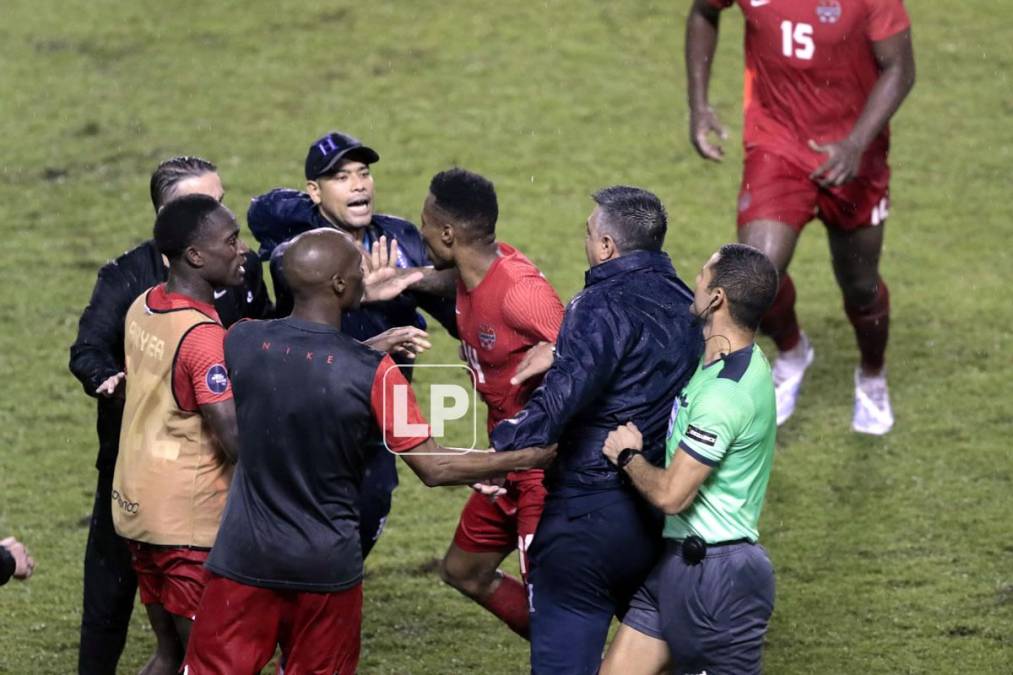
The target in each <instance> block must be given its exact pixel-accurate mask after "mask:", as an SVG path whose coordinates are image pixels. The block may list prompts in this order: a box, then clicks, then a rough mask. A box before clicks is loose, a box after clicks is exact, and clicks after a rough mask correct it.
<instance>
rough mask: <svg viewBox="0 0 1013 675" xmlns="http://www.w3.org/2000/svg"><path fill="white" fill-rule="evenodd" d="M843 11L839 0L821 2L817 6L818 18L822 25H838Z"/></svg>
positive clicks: (821, 0) (822, 0) (823, 0)
mask: <svg viewBox="0 0 1013 675" xmlns="http://www.w3.org/2000/svg"><path fill="white" fill-rule="evenodd" d="M843 11H844V10H843V9H842V8H841V3H840V2H839V0H820V4H819V5H817V6H816V16H817V18H819V20H820V23H837V20H838V19H840V18H841V14H842V13H843Z"/></svg>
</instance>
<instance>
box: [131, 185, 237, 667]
mask: <svg viewBox="0 0 1013 675" xmlns="http://www.w3.org/2000/svg"><path fill="white" fill-rule="evenodd" d="M154 239H155V244H156V245H157V246H158V249H159V251H160V252H161V253H162V254H163V255H164V256H166V257H167V258H168V260H169V278H168V281H166V282H165V283H164V284H159V285H157V286H155V287H153V288H151V289H150V290H148V291H146V292H145V293H143V294H141V295H140V296H139V297H138V298H137V299H136V300H135V301H134V303H133V305H131V307H130V309H129V310H128V311H127V314H126V318H125V326H124V335H125V339H124V353H125V357H126V373H127V377H126V402H125V404H124V410H123V426H122V430H121V432H120V443H119V447H120V451H119V455H118V456H117V459H116V469H115V473H114V475H113V484H112V512H113V523H114V525H115V527H116V532H117V533H118V534H119V535H120V536H122V537H124V538H125V539H127V540H128V545H129V547H130V552H131V557H132V562H133V567H134V570H135V572H136V573H137V581H138V586H139V588H140V595H141V602H142V603H143V604H144V606H145V609H146V610H147V613H148V618H149V620H150V622H151V627H152V629H153V631H154V633H155V637H156V639H157V648H156V651H155V654H154V655H153V656H152V658H151V660H150V661H149V662H148V664H147V665H146V666H145V667H144V669H143V671H142V672H143V673H145V674H146V675H155V674H159V673H166V674H168V673H175V672H177V670H178V668H179V666H180V662H181V660H182V658H183V653H184V650H185V649H186V644H187V640H188V637H189V633H190V624H191V621H192V620H193V617H194V614H195V613H196V611H197V604H198V602H199V601H200V597H201V594H202V593H203V591H204V585H205V582H206V575H207V573H206V572H205V570H204V561H205V560H206V559H207V556H208V550H210V548H211V546H212V544H213V543H214V540H215V536H216V534H217V532H218V524H219V521H220V520H221V515H222V511H223V509H224V508H225V497H226V495H227V494H228V488H229V483H230V481H231V479H232V471H233V466H234V462H235V456H236V445H237V431H236V416H235V407H234V404H233V400H232V387H231V385H230V381H229V377H228V372H227V371H226V369H225V354H224V350H223V344H222V340H223V338H224V336H225V329H224V328H222V325H221V323H220V321H219V319H218V314H217V312H216V311H215V309H214V305H213V301H214V296H213V292H214V289H216V288H224V287H226V286H236V285H238V284H240V283H242V281H243V274H244V269H243V262H244V253H245V249H244V248H243V246H242V244H241V242H240V241H239V227H238V225H237V224H236V219H235V217H234V216H233V215H232V214H231V213H230V212H229V210H228V209H226V208H225V207H224V206H222V205H221V204H220V203H219V202H218V200H217V199H215V198H214V197H210V196H208V195H202V194H193V195H188V196H185V197H180V198H179V199H176V200H173V201H172V202H170V203H169V204H168V205H166V206H165V208H163V209H162V210H161V211H160V212H159V214H158V218H157V220H156V221H155V232H154Z"/></svg>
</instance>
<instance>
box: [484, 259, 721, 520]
mask: <svg viewBox="0 0 1013 675" xmlns="http://www.w3.org/2000/svg"><path fill="white" fill-rule="evenodd" d="M692 299H693V294H692V293H691V292H690V290H689V288H688V287H687V286H686V284H684V283H683V282H682V281H681V280H680V279H679V277H678V276H676V273H675V269H674V268H673V267H672V263H671V261H670V260H669V258H668V256H667V255H666V254H664V253H656V252H651V251H635V252H633V253H630V254H628V255H625V256H622V257H621V258H617V259H615V260H610V261H608V262H605V263H602V264H601V265H597V266H595V267H592V268H591V269H590V270H588V271H587V273H586V275H585V285H584V290H583V291H582V292H581V293H580V294H578V295H577V296H576V297H575V298H574V299H573V300H571V301H570V304H569V305H568V306H567V308H566V314H565V316H564V317H563V325H562V327H561V328H560V331H559V338H558V339H557V341H556V359H555V362H554V363H553V365H552V368H550V369H549V371H548V372H547V373H546V374H545V378H544V379H543V380H542V384H541V386H539V387H538V389H536V390H535V392H534V394H533V395H532V397H531V400H530V401H528V404H527V406H525V408H524V410H522V411H521V412H520V414H518V415H517V417H515V418H513V419H512V420H506V421H504V422H502V423H500V424H499V425H498V426H497V427H496V428H495V429H494V430H493V432H492V444H493V446H494V447H495V448H496V449H497V450H514V449H518V448H524V447H529V446H535V445H546V444H549V443H559V449H558V457H557V459H556V461H555V463H554V464H553V466H552V467H551V468H550V469H549V470H548V471H547V472H546V487H547V488H548V490H549V496H550V498H565V499H568V500H569V504H568V505H567V506H568V509H569V510H570V512H571V515H572V516H576V515H579V514H581V513H586V512H589V511H591V510H594V509H597V508H600V507H601V506H604V505H606V504H608V503H612V502H614V501H617V500H619V499H625V498H627V497H628V495H629V494H631V493H632V487H631V486H629V485H628V483H627V482H625V479H623V478H621V477H620V473H619V471H618V470H617V469H616V467H615V466H613V465H612V464H611V463H610V462H609V461H608V460H607V459H606V458H605V456H604V455H603V454H602V451H601V450H602V446H603V445H604V443H605V438H606V436H608V434H609V432H610V431H612V430H613V429H615V428H616V427H617V426H619V425H620V424H625V423H626V422H629V421H632V422H634V423H635V424H636V425H637V427H639V428H640V430H641V432H643V435H644V454H645V456H646V457H647V459H648V460H650V461H651V462H652V463H654V464H656V465H661V464H662V463H663V460H664V454H665V447H664V446H665V434H666V432H667V428H668V417H669V412H670V411H671V409H672V401H673V400H675V397H676V395H677V394H678V393H679V391H680V390H681V389H682V387H683V385H685V384H686V382H687V381H688V380H689V378H690V376H691V375H692V374H693V371H694V369H695V368H696V365H697V361H698V360H699V357H700V354H701V351H702V347H703V339H702V336H701V332H700V328H699V326H698V323H697V321H696V320H695V318H694V317H693V316H692V314H691V313H690V311H689V305H690V303H691V302H692Z"/></svg>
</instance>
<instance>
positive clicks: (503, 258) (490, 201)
mask: <svg viewBox="0 0 1013 675" xmlns="http://www.w3.org/2000/svg"><path fill="white" fill-rule="evenodd" d="M498 217H499V206H498V203H497V199H496V190H495V188H494V187H493V184H492V183H491V182H490V181H489V180H487V179H486V178H483V177H482V176H480V175H478V174H475V173H472V172H470V171H466V170H464V169H456V168H455V169H451V170H449V171H443V172H441V173H438V174H436V175H435V176H434V177H433V179H432V181H431V182H430V184H429V194H428V195H427V196H426V201H425V204H424V205H423V207H422V228H421V230H422V236H423V238H424V239H425V243H426V254H427V255H428V256H429V259H430V260H431V261H432V262H433V265H434V266H435V267H436V269H438V270H439V269H448V268H452V267H454V268H457V271H458V273H459V277H458V282H457V331H458V335H459V336H460V339H461V351H462V353H463V355H464V357H465V359H466V360H467V362H468V365H469V366H470V367H471V369H472V372H473V374H474V377H475V386H476V389H477V390H478V393H479V394H480V395H481V396H482V399H483V400H484V401H485V402H486V405H487V406H488V408H489V415H488V418H487V419H488V430H489V431H490V432H491V431H492V429H493V427H495V426H496V425H497V424H498V423H499V422H501V421H503V420H505V419H508V418H510V417H513V416H514V415H516V414H517V413H518V412H519V411H520V410H521V408H523V407H524V404H525V403H526V402H527V400H528V397H529V396H530V394H531V392H532V390H533V389H534V388H535V387H536V386H537V385H538V383H539V382H540V381H541V378H540V377H537V378H532V379H528V380H526V381H525V382H524V383H523V384H512V383H511V382H510V378H511V376H513V374H514V372H515V371H516V369H517V367H518V365H519V364H520V362H521V360H522V359H523V358H524V356H525V354H526V353H527V352H528V350H529V349H531V347H533V346H535V345H536V344H539V343H540V342H552V343H554V342H555V341H556V334H557V333H559V325H560V323H562V320H563V305H562V303H560V301H559V296H558V295H556V292H555V290H553V288H552V286H551V285H550V284H549V282H548V281H546V279H545V277H544V276H542V274H541V272H539V271H538V268H537V267H535V265H534V264H533V263H532V262H531V261H530V260H528V259H527V258H526V257H525V256H524V255H523V254H522V253H521V252H520V251H518V250H517V249H515V248H513V247H512V246H510V245H509V244H504V243H501V242H497V241H496V220H497V218H498ZM542 474H543V472H542V471H541V470H540V469H537V470H532V471H522V472H514V473H512V474H510V475H509V476H508V480H507V482H506V484H505V486H504V490H505V494H500V495H498V496H495V497H490V496H486V495H483V494H480V493H479V492H476V493H474V494H472V495H471V497H470V498H469V500H468V503H467V504H466V505H465V507H464V511H463V512H462V513H461V520H460V523H459V524H458V527H457V532H456V533H455V535H454V540H453V542H451V544H450V548H449V550H448V551H447V553H446V555H445V556H444V558H443V564H442V565H441V567H440V573H441V576H442V577H443V580H444V581H445V582H446V583H448V584H450V585H451V586H453V587H454V588H456V589H457V590H459V591H460V592H461V593H463V594H464V595H466V596H468V597H470V598H472V599H473V600H474V601H475V602H477V603H478V604H480V605H482V606H483V607H485V608H486V609H487V610H489V611H490V612H492V613H493V614H495V615H496V616H497V617H498V618H499V619H501V620H502V621H503V622H504V623H506V624H507V626H509V627H510V629H511V630H513V631H514V632H516V633H517V634H518V635H521V636H522V637H525V638H527V637H528V636H529V621H528V602H527V592H526V590H525V588H524V584H523V583H522V582H521V581H518V580H517V579H515V578H513V577H511V576H510V575H508V574H506V573H504V572H502V571H501V570H500V569H499V566H500V564H501V563H502V562H503V559H504V558H506V557H507V556H508V555H509V554H510V552H511V551H513V550H514V549H517V551H518V553H519V554H520V568H521V574H522V575H524V574H526V571H527V560H526V550H527V546H528V544H529V543H530V542H531V539H532V538H533V537H534V533H535V529H536V528H537V526H538V519H539V518H540V517H541V514H542V506H543V504H544V502H545V487H544V486H543V485H542Z"/></svg>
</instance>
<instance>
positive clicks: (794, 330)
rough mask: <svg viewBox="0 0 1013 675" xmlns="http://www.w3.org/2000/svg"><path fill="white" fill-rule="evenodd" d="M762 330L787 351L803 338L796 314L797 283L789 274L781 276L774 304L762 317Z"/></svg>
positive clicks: (780, 348)
mask: <svg viewBox="0 0 1013 675" xmlns="http://www.w3.org/2000/svg"><path fill="white" fill-rule="evenodd" d="M760 330H761V331H763V333H764V334H765V335H769V336H770V337H771V338H772V339H773V340H774V343H775V344H776V345H777V348H778V350H779V351H782V352H786V351H788V350H789V349H791V348H792V347H794V346H795V345H797V344H798V341H799V340H800V339H801V338H802V334H801V333H800V332H799V328H798V318H797V317H796V316H795V284H794V283H793V282H792V280H791V277H790V276H789V275H787V274H785V275H783V276H782V277H781V286H780V287H779V288H778V289H777V295H776V296H775V297H774V304H772V305H771V306H770V309H768V310H767V313H766V314H764V315H763V318H762V319H760Z"/></svg>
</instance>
